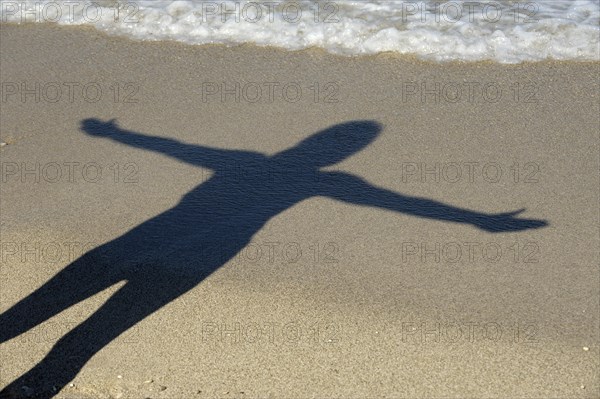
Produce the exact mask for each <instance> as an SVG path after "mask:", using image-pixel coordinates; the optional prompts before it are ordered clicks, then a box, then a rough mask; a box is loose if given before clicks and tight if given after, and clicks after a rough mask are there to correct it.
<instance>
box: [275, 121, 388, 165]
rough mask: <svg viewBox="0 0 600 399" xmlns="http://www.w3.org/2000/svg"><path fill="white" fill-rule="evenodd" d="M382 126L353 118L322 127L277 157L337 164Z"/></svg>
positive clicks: (303, 161) (369, 142)
mask: <svg viewBox="0 0 600 399" xmlns="http://www.w3.org/2000/svg"><path fill="white" fill-rule="evenodd" d="M382 130H383V128H382V126H381V124H379V123H378V122H375V121H370V120H360V121H351V122H346V123H340V124H338V125H334V126H332V127H329V128H327V129H325V130H321V131H319V132H317V133H315V134H313V135H311V136H309V137H307V138H306V139H304V140H302V141H301V142H300V143H298V144H297V145H296V146H295V147H292V148H290V149H289V150H285V151H282V152H280V153H278V154H276V155H275V156H273V158H274V159H277V160H285V161H289V162H293V163H296V164H304V165H307V164H309V165H310V166H312V167H317V168H322V167H326V166H330V165H334V164H336V163H338V162H341V161H343V160H344V159H346V158H348V157H350V156H352V155H354V154H356V153H357V152H359V151H361V150H362V149H363V148H365V147H367V146H368V145H369V144H371V143H372V142H373V141H375V139H376V138H377V136H379V134H380V133H381V131H382Z"/></svg>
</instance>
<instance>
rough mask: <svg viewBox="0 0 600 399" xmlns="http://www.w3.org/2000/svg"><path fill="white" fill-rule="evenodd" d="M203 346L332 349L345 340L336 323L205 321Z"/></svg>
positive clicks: (202, 331) (202, 324)
mask: <svg viewBox="0 0 600 399" xmlns="http://www.w3.org/2000/svg"><path fill="white" fill-rule="evenodd" d="M201 326H202V327H201V328H202V330H201V334H202V342H203V343H207V342H213V343H220V344H229V345H274V346H283V345H292V346H295V345H318V346H325V345H328V346H331V345H335V344H338V343H339V342H340V341H341V339H342V329H341V326H340V325H339V324H337V323H335V322H323V321H315V322H306V321H297V320H289V321H283V322H282V321H276V322H274V321H253V320H248V321H237V320H235V321H229V320H227V321H202V323H201Z"/></svg>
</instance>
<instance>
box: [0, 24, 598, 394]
mask: <svg viewBox="0 0 600 399" xmlns="http://www.w3.org/2000/svg"><path fill="white" fill-rule="evenodd" d="M0 35H1V43H0V47H1V55H0V62H1V68H0V77H1V82H2V103H1V111H0V141H2V142H6V143H7V145H4V146H3V147H1V148H0V157H1V162H2V171H1V172H2V176H1V178H2V181H1V186H0V201H1V202H0V229H1V237H0V240H1V242H2V244H1V245H2V246H1V249H2V254H1V255H2V266H1V269H0V288H1V291H0V311H2V312H4V311H6V310H8V309H9V308H11V306H13V305H14V304H16V303H17V302H19V301H20V300H22V299H23V298H25V297H27V296H28V295H29V294H30V293H32V292H33V291H34V290H36V289H37V288H38V287H40V286H41V285H42V284H44V283H45V282H46V281H47V280H48V279H50V278H51V277H53V276H54V275H56V274H57V273H58V272H59V271H61V270H62V269H63V268H65V267H66V266H67V265H68V264H70V263H71V262H72V261H74V260H75V259H77V258H78V257H79V256H80V255H82V254H83V253H85V252H86V251H87V250H90V249H93V248H95V247H97V246H99V245H101V244H103V243H106V242H110V241H111V240H113V239H115V238H117V237H119V236H121V235H123V234H125V233H126V232H128V231H129V230H131V229H133V228H135V227H136V226H138V225H140V224H141V223H143V222H145V221H147V220H148V219H150V218H152V217H154V216H156V215H158V214H160V213H161V212H164V211H165V210H167V209H169V208H171V207H173V206H175V205H176V204H177V203H178V201H179V200H180V199H181V198H182V196H184V195H185V194H186V193H188V192H190V190H192V189H193V188H194V187H196V186H197V185H198V184H199V183H201V182H203V181H207V180H208V179H209V178H210V177H211V176H212V175H211V171H210V170H209V169H207V168H203V167H199V166H193V165H189V164H186V163H184V162H183V161H181V159H179V160H178V159H176V158H173V157H169V156H166V155H165V154H161V153H157V152H155V151H151V150H148V149H140V148H134V147H132V146H131V145H124V144H122V143H117V142H115V141H113V140H109V139H106V138H100V137H91V136H90V135H89V134H86V133H84V132H83V131H82V130H81V129H80V127H81V123H82V121H84V120H86V119H88V118H97V119H99V120H102V121H108V120H111V119H116V122H115V123H116V124H117V125H118V126H119V127H120V128H122V129H126V130H128V131H133V132H139V133H143V134H146V135H152V136H159V137H163V138H169V139H174V140H178V141H179V142H183V143H189V144H194V145H199V146H207V147H213V148H223V149H237V150H245V151H254V152H259V153H263V154H266V155H271V154H275V153H278V152H280V151H283V150H284V149H286V148H290V147H293V146H294V145H296V144H297V143H298V142H300V141H301V140H303V139H304V138H306V137H308V136H310V135H312V134H314V133H315V132H318V131H321V130H323V129H326V128H328V127H331V126H333V125H336V124H339V123H344V122H348V121H356V120H370V121H376V122H377V123H380V124H381V125H382V126H383V130H382V132H381V134H380V135H379V136H378V137H377V139H376V140H374V141H373V142H372V143H371V144H370V145H369V146H367V147H366V148H364V149H362V150H361V151H358V152H356V154H354V155H353V156H351V157H349V158H347V159H345V160H343V161H342V162H340V163H338V164H336V165H334V166H331V167H329V168H327V170H336V171H344V172H346V173H349V174H352V175H355V176H358V177H360V178H362V179H364V180H365V181H367V182H369V183H370V184H372V185H375V186H378V187H383V188H386V189H388V190H391V191H394V192H398V193H402V194H403V195H408V196H413V197H421V198H427V199H431V200H435V201H440V202H443V203H446V204H451V205H453V206H457V207H461V208H467V209H471V210H477V211H479V212H485V213H500V212H510V211H515V210H519V209H522V208H525V209H526V210H525V211H524V212H523V213H522V214H520V215H519V216H520V217H522V218H527V219H538V220H545V221H547V223H548V226H547V227H545V228H541V229H531V230H523V231H519V232H500V233H492V232H488V231H484V230H481V229H478V228H476V227H474V226H473V225H470V224H458V223H451V222H447V221H440V220H434V219H426V218H422V217H415V216H411V215H409V214H406V213H399V212H394V211H391V210H389V209H378V208H376V207H372V206H357V205H352V204H348V203H344V202H340V201H336V200H334V199H332V198H328V197H314V198H311V199H308V200H305V201H302V202H300V203H298V204H297V205H295V206H293V207H291V208H290V209H287V210H285V211H284V212H281V213H280V214H278V215H277V216H276V217H274V218H272V219H270V220H269V221H268V223H266V225H265V226H264V227H262V228H261V229H260V230H259V231H258V232H257V233H256V234H255V235H254V237H253V238H252V242H251V244H250V245H248V246H247V247H246V248H245V249H244V250H242V251H241V252H239V254H238V255H237V256H236V257H235V258H234V259H232V260H230V261H228V262H227V263H225V264H224V265H223V266H222V267H220V268H219V269H218V270H216V271H215V272H214V273H212V274H211V275H210V276H208V277H207V278H206V279H204V280H203V281H202V282H201V283H200V284H198V285H197V286H196V287H195V288H193V289H192V290H190V291H189V292H187V293H186V294H184V295H182V296H181V297H179V298H178V299H176V300H174V301H172V302H171V303H169V304H167V305H165V306H164V307H162V308H161V309H160V310H158V311H156V312H154V313H153V314H151V315H150V316H148V317H147V318H145V319H144V320H143V321H141V322H139V323H137V324H136V325H135V326H134V327H133V328H131V329H129V330H128V331H126V332H125V333H123V334H122V335H120V336H119V337H118V338H116V339H114V340H112V341H111V342H110V343H108V345H106V346H105V347H103V348H102V349H101V350H100V351H99V352H98V353H97V354H96V355H95V356H93V357H92V358H91V359H90V360H89V361H88V362H87V363H86V364H85V366H84V367H83V368H82V369H81V371H79V373H78V374H77V376H76V377H75V378H74V379H73V380H72V381H71V383H72V384H73V385H72V386H70V385H67V386H66V387H64V388H63V389H62V391H61V392H60V393H59V394H58V397H65V398H79V397H82V398H97V397H98V398H108V397H114V398H120V397H123V398H142V397H152V398H179V397H197V398H205V397H206V398H208V397H223V398H254V397H273V398H281V397H286V398H309V397H340V398H341V397H343V398H346V397H348V398H350V397H353V398H358V397H398V398H416V397H428V398H442V397H444V398H450V397H453V398H483V397H485V398H507V397H514V398H516V397H518V398H541V397H552V398H595V397H600V383H599V366H600V361H599V360H598V359H599V356H598V351H599V347H598V342H600V340H599V338H600V337H599V317H598V315H599V314H600V312H599V310H600V309H599V302H598V297H599V295H600V280H599V278H600V274H599V270H598V261H599V259H598V242H599V239H600V237H599V230H598V226H599V225H600V220H599V208H598V203H599V172H598V171H599V167H600V164H599V139H598V134H599V126H600V120H599V116H598V115H599V114H598V110H599V107H600V103H599V98H598V93H599V91H598V89H599V87H598V86H599V85H598V71H599V69H598V68H599V64H598V63H575V62H543V63H536V64H522V65H512V66H508V65H499V64H493V63H472V64H461V63H452V64H434V63H426V62H421V61H418V60H413V59H410V58H407V57H397V56H394V55H390V54H384V55H380V56H374V57H360V58H343V57H337V56H332V55H328V54H326V53H324V52H322V51H319V50H309V51H301V52H293V53H290V52H283V51H279V50H275V49H266V48H256V47H252V46H243V47H236V48H226V47H222V46H203V47H194V46H186V45H182V44H177V43H160V42H155V43H154V42H133V41H130V40H127V39H124V38H119V37H110V36H106V35H103V34H100V33H98V32H95V31H94V30H90V29H82V28H55V27H51V26H37V25H23V26H14V25H1V26H0ZM69 88H70V89H71V91H70V92H69ZM28 90H29V91H28ZM232 168H233V173H238V171H236V169H235V168H236V166H235V164H234V165H233V166H232ZM258 189H259V190H260V188H258ZM231 200H232V201H233V202H234V204H235V201H237V200H236V199H235V198H232V199H231ZM83 283H84V282H82V284H83ZM123 284H124V282H121V283H117V284H115V285H113V286H111V287H110V288H107V289H106V290H103V291H102V292H100V293H97V294H95V295H92V296H91V297H89V299H86V300H84V301H82V302H80V303H79V304H77V305H74V306H72V307H69V308H68V309H65V310H64V311H62V312H61V313H59V314H58V315H56V316H55V317H53V318H51V319H50V320H48V321H46V322H44V323H42V324H39V325H37V326H36V327H34V328H33V329H31V330H29V331H27V332H25V333H23V334H21V335H19V336H17V337H15V338H13V339H11V340H9V341H7V342H5V343H3V344H2V345H1V346H0V364H1V371H0V386H2V387H4V386H6V385H8V384H10V383H11V382H12V381H14V380H15V379H17V378H19V377H20V376H21V375H23V374H25V373H27V372H28V370H30V369H31V368H32V367H34V366H35V365H36V364H37V363H38V362H40V360H42V359H43V358H44V356H45V355H46V354H47V353H48V352H49V351H50V350H51V348H52V346H53V345H54V344H55V343H56V342H57V341H58V340H59V339H60V338H61V337H62V336H63V335H65V334H67V333H68V332H69V331H71V329H72V328H73V327H74V326H76V325H78V324H79V323H82V322H83V321H84V320H86V319H87V318H88V317H89V316H90V315H91V314H92V313H93V312H95V311H96V310H97V309H98V308H100V307H101V305H102V304H104V303H105V302H106V301H107V300H108V299H109V298H110V297H111V295H113V294H114V293H115V292H116V291H117V290H118V289H119V288H120V287H122V286H123ZM51 300H52V298H49V299H48V301H51ZM139 301H140V302H143V301H144V298H143V296H141V297H140V298H139ZM130 306H131V307H135V306H138V305H137V304H136V303H131V304H130ZM43 307H44V304H40V308H43ZM28 317H32V315H31V314H24V315H23V318H28ZM584 348H586V349H584ZM76 355H77V354H76V353H74V356H76ZM68 363H69V361H68V359H65V364H66V365H67V366H65V367H68ZM36 389H37V390H36ZM43 389H46V388H39V387H35V386H28V387H26V388H25V389H24V390H23V391H22V393H24V394H25V393H30V394H31V393H33V394H40V393H43V392H42V390H43Z"/></svg>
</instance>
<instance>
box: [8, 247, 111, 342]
mask: <svg viewBox="0 0 600 399" xmlns="http://www.w3.org/2000/svg"><path fill="white" fill-rule="evenodd" d="M109 263H110V262H106V261H104V262H103V261H102V260H101V257H100V256H99V249H95V250H92V251H90V252H88V253H86V254H85V255H83V256H81V257H80V258H79V259H77V260H76V261H74V262H73V263H71V264H70V265H68V266H67V267H65V268H64V269H63V270H61V271H60V272H59V273H58V274H57V275H56V276H54V277H52V278H51V279H50V280H48V281H47V282H46V283H44V285H42V286H41V287H40V288H38V289H37V290H35V291H34V292H33V293H31V294H30V295H28V296H27V297H26V298H23V299H22V300H21V301H19V302H17V303H16V304H15V305H13V306H12V307H11V308H9V309H7V310H6V311H5V312H4V313H2V314H0V326H1V328H0V343H3V342H6V341H8V340H10V339H12V338H14V337H16V336H18V335H20V334H23V333H25V332H26V331H28V330H30V329H31V328H33V327H35V326H37V325H38V324H40V323H43V322H44V321H46V320H48V319H49V318H51V317H53V316H55V315H56V314H58V313H60V312H62V311H63V310H65V309H67V308H69V307H70V306H72V305H74V304H76V303H78V302H80V301H82V300H84V299H86V298H89V297H90V296H93V295H95V294H96V293H98V292H100V291H102V290H104V289H105V288H107V287H109V286H111V285H113V284H115V283H117V282H119V281H121V280H123V277H120V276H119V275H118V273H117V271H116V270H114V269H113V268H111V266H110V264H109Z"/></svg>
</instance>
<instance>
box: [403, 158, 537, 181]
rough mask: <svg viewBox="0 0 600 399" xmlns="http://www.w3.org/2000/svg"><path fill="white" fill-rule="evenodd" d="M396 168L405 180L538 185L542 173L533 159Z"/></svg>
mask: <svg viewBox="0 0 600 399" xmlns="http://www.w3.org/2000/svg"><path fill="white" fill-rule="evenodd" d="M396 169H397V170H398V171H399V173H400V180H401V181H402V183H443V184H446V183H448V184H456V183H458V184H461V183H469V184H471V183H474V184H478V183H490V184H496V183H510V184H535V183H539V182H540V180H541V176H542V164H541V163H539V162H533V161H526V162H512V163H510V164H508V163H501V162H493V161H472V160H470V161H463V160H460V161H442V162H422V161H418V162H417V161H414V162H411V161H404V162H401V163H400V165H399V167H396Z"/></svg>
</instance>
